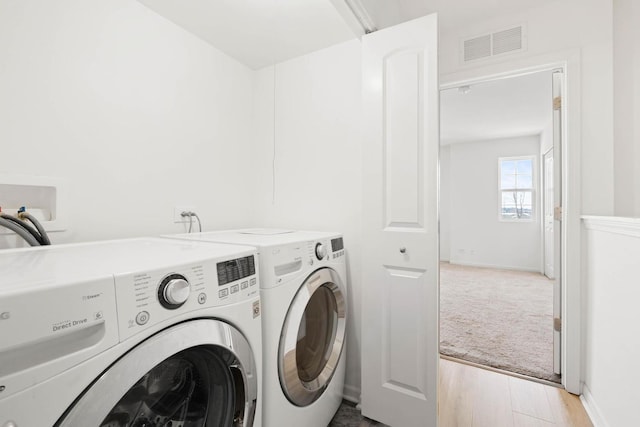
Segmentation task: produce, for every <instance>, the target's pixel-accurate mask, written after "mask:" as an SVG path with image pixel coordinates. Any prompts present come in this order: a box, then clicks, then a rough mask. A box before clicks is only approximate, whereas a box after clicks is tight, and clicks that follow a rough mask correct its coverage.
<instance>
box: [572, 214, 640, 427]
mask: <svg viewBox="0 0 640 427" xmlns="http://www.w3.org/2000/svg"><path fill="white" fill-rule="evenodd" d="M585 221H586V223H585V224H586V227H587V232H586V236H587V238H586V242H585V247H586V257H585V263H584V265H585V271H586V280H585V285H586V292H585V313H584V314H585V319H586V324H585V343H584V344H585V363H584V395H585V398H586V403H587V409H588V410H589V411H590V415H592V418H593V419H594V421H596V422H595V423H594V424H595V425H596V427H618V426H620V427H624V426H637V425H640V412H638V410H637V405H638V399H637V397H638V383H639V382H640V374H638V369H637V364H638V360H640V341H639V340H638V337H640V311H639V310H638V301H640V287H639V286H638V277H640V264H639V263H638V259H640V220H639V219H627V218H606V217H588V218H587V219H586V220H585Z"/></svg>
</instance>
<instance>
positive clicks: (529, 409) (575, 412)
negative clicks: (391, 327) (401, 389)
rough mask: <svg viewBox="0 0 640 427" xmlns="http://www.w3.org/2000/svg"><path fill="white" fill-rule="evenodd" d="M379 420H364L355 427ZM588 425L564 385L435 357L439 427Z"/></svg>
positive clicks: (579, 407) (577, 403) (578, 403)
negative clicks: (437, 369)
mask: <svg viewBox="0 0 640 427" xmlns="http://www.w3.org/2000/svg"><path fill="white" fill-rule="evenodd" d="M368 426H380V424H378V423H375V422H371V421H363V422H362V423H361V424H360V427H368ZM553 426H562V427H593V424H591V421H590V420H589V417H588V416H587V413H586V412H585V410H584V408H583V406H582V403H581V402H580V399H579V398H578V397H577V396H574V395H572V394H570V393H567V392H566V391H565V390H563V389H560V388H557V387H552V386H548V385H544V384H540V383H537V382H533V381H528V380H523V379H520V378H516V377H512V376H508V375H504V374H500V373H497V372H492V371H488V370H486V369H481V368H476V367H473V366H469V365H465V364H462V363H457V362H453V361H450V360H446V359H440V426H439V427H553Z"/></svg>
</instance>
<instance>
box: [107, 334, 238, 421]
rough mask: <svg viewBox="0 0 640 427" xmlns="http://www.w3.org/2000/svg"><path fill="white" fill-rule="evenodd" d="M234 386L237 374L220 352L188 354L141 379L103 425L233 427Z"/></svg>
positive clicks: (194, 350)
mask: <svg viewBox="0 0 640 427" xmlns="http://www.w3.org/2000/svg"><path fill="white" fill-rule="evenodd" d="M233 381H234V379H233V376H232V374H231V371H230V370H229V369H228V368H227V365H226V363H225V362H224V361H223V360H222V358H221V356H220V355H218V354H217V353H216V352H215V350H212V349H209V348H207V347H196V348H192V349H188V350H184V351H182V352H180V353H178V354H176V355H175V356H172V357H170V358H168V359H166V360H164V361H163V362H162V363H160V364H159V365H157V366H155V367H154V368H153V369H151V370H150V371H149V372H147V373H146V374H145V375H144V376H143V377H142V378H140V380H139V381H138V382H137V383H136V384H135V385H134V386H133V387H132V388H131V389H129V391H128V392H127V393H126V394H125V395H124V396H123V397H122V398H121V399H120V401H119V402H118V403H117V404H116V406H115V407H114V408H113V409H112V410H111V412H110V413H109V414H108V415H107V416H106V417H105V419H104V420H103V421H102V423H100V424H99V425H100V427H112V426H114V427H115V426H118V427H120V426H122V427H124V426H183V427H204V426H228V425H233V423H232V420H233V418H234V413H233V410H232V409H233V406H234V405H233V401H234V397H235V396H234V389H235V387H234V383H233ZM242 403H243V404H244V402H242ZM243 409H244V408H243Z"/></svg>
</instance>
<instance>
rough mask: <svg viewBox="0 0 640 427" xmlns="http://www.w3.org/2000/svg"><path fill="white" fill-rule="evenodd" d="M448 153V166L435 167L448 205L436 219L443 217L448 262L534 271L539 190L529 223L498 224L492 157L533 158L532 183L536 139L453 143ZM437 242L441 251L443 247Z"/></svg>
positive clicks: (537, 260)
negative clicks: (443, 182) (439, 169)
mask: <svg viewBox="0 0 640 427" xmlns="http://www.w3.org/2000/svg"><path fill="white" fill-rule="evenodd" d="M448 150H449V159H448V165H447V163H441V167H442V175H445V176H447V175H448V179H449V185H448V193H449V195H448V199H449V206H448V210H447V207H445V206H444V205H443V206H442V209H441V217H443V218H444V217H448V224H447V226H448V228H449V236H450V242H449V250H450V253H449V261H450V262H451V263H454V264H463V265H476V266H486V267H498V268H509V269H518V270H528V271H540V260H541V250H542V249H541V241H540V240H541V239H540V237H541V235H540V218H541V206H540V189H539V188H538V189H536V191H535V207H534V210H535V220H534V221H530V222H513V221H500V220H499V216H498V207H499V192H498V182H499V181H498V158H499V157H515V156H534V157H535V159H536V160H535V164H534V169H535V171H536V172H535V173H536V176H534V182H536V183H537V182H538V181H539V179H538V178H539V171H538V168H539V166H540V155H539V154H540V138H539V136H528V137H517V138H505V139H498V140H491V141H475V142H465V143H457V144H451V145H450V146H449V147H448ZM447 168H448V170H447ZM443 191H444V190H443ZM445 237H446V236H445V235H442V236H441V238H442V239H444V238H445ZM442 243H444V246H443V245H442ZM442 243H441V251H442V250H443V249H444V247H446V242H442Z"/></svg>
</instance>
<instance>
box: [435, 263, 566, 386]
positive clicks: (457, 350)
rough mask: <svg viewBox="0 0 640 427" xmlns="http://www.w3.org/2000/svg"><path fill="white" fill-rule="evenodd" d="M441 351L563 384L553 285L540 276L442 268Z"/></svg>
mask: <svg viewBox="0 0 640 427" xmlns="http://www.w3.org/2000/svg"><path fill="white" fill-rule="evenodd" d="M440 352H441V353H442V354H445V355H447V356H452V357H457V358H460V359H463V360H467V361H469V362H474V363H479V364H482V365H486V366H491V367H494V368H498V369H504V370H507V371H511V372H516V373H519V374H523V375H528V376H531V377H536V378H541V379H544V380H548V381H554V382H560V378H559V377H558V376H557V375H555V374H554V373H553V282H552V281H551V280H549V279H547V278H546V277H545V276H543V275H541V274H538V273H529V272H521V271H511V270H498V269H492V268H479V267H466V266H460V265H452V264H449V263H441V264H440Z"/></svg>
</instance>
